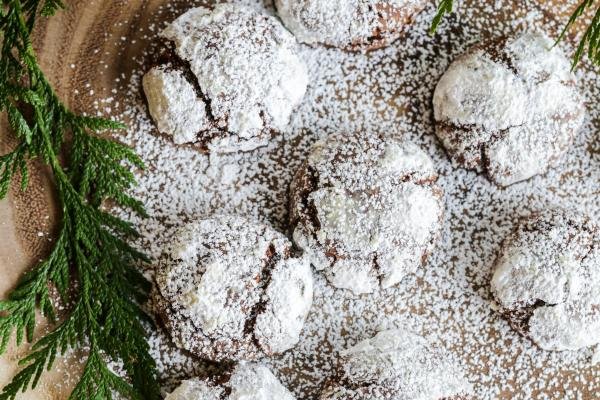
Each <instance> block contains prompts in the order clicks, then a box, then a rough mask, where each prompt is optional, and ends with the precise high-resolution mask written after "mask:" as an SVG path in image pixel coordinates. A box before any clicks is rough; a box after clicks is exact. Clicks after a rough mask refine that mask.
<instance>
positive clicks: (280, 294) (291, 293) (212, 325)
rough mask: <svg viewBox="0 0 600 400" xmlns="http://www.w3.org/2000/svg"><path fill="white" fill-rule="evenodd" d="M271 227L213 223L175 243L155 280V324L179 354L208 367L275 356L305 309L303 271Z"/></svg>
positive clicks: (223, 219)
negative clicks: (189, 354)
mask: <svg viewBox="0 0 600 400" xmlns="http://www.w3.org/2000/svg"><path fill="white" fill-rule="evenodd" d="M290 248H291V243H290V242H289V241H288V240H287V239H286V238H285V236H283V235H282V234H280V233H278V232H276V231H275V230H273V229H272V228H271V227H269V226H267V225H265V224H261V223H255V222H253V221H250V220H248V219H245V218H242V217H238V216H223V215H221V216H215V217H211V218H207V219H203V220H200V221H198V222H194V223H190V224H188V225H186V226H184V227H183V228H182V229H181V230H179V232H178V233H177V234H176V235H175V237H174V239H173V242H172V244H171V249H170V251H169V253H168V255H166V256H165V257H163V259H162V261H161V263H160V267H159V271H158V272H157V276H156V283H157V292H158V293H157V296H156V297H157V302H158V305H159V309H160V314H161V317H162V318H163V321H164V322H165V325H166V326H167V328H168V329H169V331H170V333H171V336H172V338H173V341H174V342H175V343H176V344H177V346H178V347H180V348H183V349H185V350H188V351H191V352H193V353H195V354H197V355H199V356H202V357H205V358H209V359H212V360H224V359H246V360H252V359H255V358H257V357H259V356H264V355H273V354H276V353H282V352H284V351H286V350H288V349H290V348H291V347H293V346H294V345H295V344H296V343H297V342H298V340H299V335H300V331H301V330H302V326H303V324H304V320H305V318H306V316H307V314H308V311H309V309H310V306H311V303H312V292H313V281H312V273H311V270H310V266H309V265H308V263H307V262H305V261H304V260H303V259H299V258H293V257H291V255H290Z"/></svg>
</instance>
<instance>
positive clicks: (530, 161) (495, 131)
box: [433, 32, 585, 187]
mask: <svg viewBox="0 0 600 400" xmlns="http://www.w3.org/2000/svg"><path fill="white" fill-rule="evenodd" d="M553 45H554V42H553V41H552V40H551V39H549V38H548V37H547V36H545V35H543V34H540V33H529V32H528V33H522V34H519V35H516V36H511V37H507V38H502V39H498V40H495V41H493V42H488V43H484V44H480V45H476V46H475V47H473V48H472V49H471V50H469V51H468V52H467V53H466V54H464V55H462V56H461V57H459V58H458V59H457V60H455V61H454V62H453V63H452V64H450V66H449V67H448V70H447V71H446V72H445V73H444V75H443V76H442V78H441V79H440V81H439V83H438V85H437V87H436V89H435V93H434V96H433V107H434V116H435V122H436V133H437V136H438V137H439V139H440V140H441V141H442V143H443V145H444V147H445V148H446V150H447V151H448V153H449V155H450V157H451V158H452V159H453V160H454V161H455V162H456V163H457V164H459V165H460V166H462V167H464V168H467V169H474V170H477V171H479V172H483V173H484V174H485V175H486V176H487V177H488V178H489V179H490V180H491V181H493V182H494V183H496V184H497V185H498V186H502V187H505V186H508V185H512V184H514V183H516V182H520V181H523V180H526V179H529V178H531V177H533V176H535V175H538V174H543V173H545V172H546V171H547V170H548V169H549V168H550V167H553V166H556V165H557V164H558V162H559V161H560V159H561V157H562V155H563V154H564V153H565V152H566V151H567V150H568V149H569V146H571V143H572V141H573V138H574V136H575V134H576V133H577V132H578V130H579V129H580V127H581V125H582V124H583V119H584V114H585V110H584V106H583V99H582V97H581V96H580V94H579V93H578V90H577V88H576V82H575V77H574V75H573V74H572V73H571V71H570V70H571V64H570V61H569V60H568V59H567V57H565V55H564V54H563V52H562V51H561V50H560V49H559V48H558V47H553Z"/></svg>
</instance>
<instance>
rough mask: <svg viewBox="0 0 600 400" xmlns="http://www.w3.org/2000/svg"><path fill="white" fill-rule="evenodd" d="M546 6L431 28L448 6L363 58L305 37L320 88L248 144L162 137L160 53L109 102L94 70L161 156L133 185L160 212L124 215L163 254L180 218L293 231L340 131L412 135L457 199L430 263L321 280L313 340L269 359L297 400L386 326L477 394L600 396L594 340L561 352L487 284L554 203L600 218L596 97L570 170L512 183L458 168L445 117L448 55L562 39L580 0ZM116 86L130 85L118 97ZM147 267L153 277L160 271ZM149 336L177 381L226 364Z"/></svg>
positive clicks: (152, 154)
mask: <svg viewBox="0 0 600 400" xmlns="http://www.w3.org/2000/svg"><path fill="white" fill-rule="evenodd" d="M232 1H237V2H244V3H246V4H248V3H250V2H252V0H232ZM256 2H258V1H255V3H256ZM538 3H539V4H538V5H535V4H534V3H533V2H523V1H517V0H498V1H495V2H491V3H490V2H489V1H483V0H475V1H469V2H466V3H462V5H461V7H460V8H458V9H457V11H458V12H457V13H455V14H453V15H451V16H450V17H449V18H446V19H444V21H443V23H442V24H441V25H440V28H439V29H438V34H436V35H433V36H432V35H429V34H428V33H427V29H428V28H429V26H430V24H431V19H432V18H433V15H434V13H435V7H434V4H433V2H431V4H430V5H429V6H428V8H427V11H426V12H424V13H422V14H420V15H419V16H418V17H417V21H416V23H415V25H414V27H411V29H409V30H408V31H407V32H406V33H405V36H404V37H403V39H402V40H398V41H396V42H395V43H394V45H393V46H389V47H387V48H385V49H382V50H380V51H374V52H368V53H364V54H363V53H349V52H346V51H340V50H337V49H331V48H326V47H323V46H316V47H312V46H303V45H301V46H300V47H301V55H302V59H303V60H305V63H306V64H307V66H308V68H309V71H310V73H309V75H310V76H311V85H310V87H309V90H308V92H307V95H306V96H305V98H304V100H303V102H302V104H301V106H300V107H299V109H298V112H295V113H294V115H293V118H292V124H291V125H290V126H289V127H288V128H287V129H286V131H285V133H284V134H283V135H282V136H279V137H277V138H276V139H275V140H273V141H272V142H270V143H269V145H268V146H267V147H264V148H261V149H258V150H257V151H255V152H250V153H234V154H227V155H216V154H210V155H207V154H201V153H199V152H197V151H195V150H193V149H188V148H186V147H181V146H175V145H173V143H172V142H171V141H170V140H167V139H165V138H164V137H162V136H157V135H154V134H152V133H153V132H154V131H155V128H154V125H153V124H152V122H151V121H150V120H149V119H148V113H147V110H146V107H145V105H144V103H143V102H142V101H141V99H140V96H139V95H140V91H139V88H140V85H141V76H142V75H143V73H144V72H145V71H147V70H148V69H149V67H150V66H151V65H153V64H152V61H153V59H152V58H151V57H150V58H149V59H148V58H142V57H136V59H135V62H136V63H137V64H136V65H140V67H139V68H136V69H135V71H133V72H134V75H133V76H132V77H131V79H130V80H129V77H126V78H125V80H123V79H121V80H120V82H117V83H115V84H114V85H113V86H108V88H107V91H106V93H107V94H105V95H104V96H109V97H107V98H104V99H103V98H101V97H100V98H99V97H98V96H100V95H99V93H100V92H98V89H99V82H102V81H97V80H95V79H93V80H90V84H92V86H93V88H94V89H96V95H95V96H94V98H93V99H91V100H90V103H91V102H92V101H95V100H97V101H98V108H97V109H94V110H92V112H95V111H97V112H100V113H102V115H107V114H106V113H107V111H105V110H106V108H107V107H110V108H111V109H112V115H114V118H116V119H119V120H122V121H131V122H130V125H129V126H130V129H129V130H128V131H127V134H126V135H125V136H123V137H120V139H123V140H126V141H127V143H128V144H130V145H131V146H133V147H135V150H136V152H138V153H139V154H140V155H141V156H142V157H143V159H144V161H145V162H146V164H147V165H148V169H147V170H146V171H145V172H143V173H140V174H139V175H137V176H138V181H139V182H140V185H139V186H137V187H135V188H134V189H133V193H134V194H135V195H136V196H137V197H138V198H140V199H141V200H143V201H144V203H145V206H146V209H147V210H148V211H149V213H150V215H151V216H150V218H138V217H136V216H135V215H131V214H130V213H124V214H123V216H124V217H126V218H129V219H130V220H132V221H133V222H134V223H135V224H136V226H137V227H138V229H139V231H140V232H141V234H142V236H141V237H140V238H139V239H138V241H137V242H136V243H137V244H138V245H139V246H140V248H141V249H143V250H144V251H145V252H147V253H148V254H149V255H151V256H152V257H158V256H159V255H160V251H161V250H162V248H163V247H164V242H165V241H167V240H168V238H169V237H170V233H171V231H172V229H173V226H177V225H179V224H180V223H181V216H182V215H186V216H190V217H192V218H196V217H198V216H202V215H207V214H210V213H214V212H236V213H244V215H249V216H250V215H251V216H254V217H256V218H259V219H261V220H264V221H269V223H271V224H273V226H275V227H277V229H279V230H281V231H285V230H286V229H287V228H288V226H289V225H288V222H287V221H288V218H287V211H286V210H287V209H288V207H287V204H288V189H289V182H290V181H291V180H292V176H293V173H294V172H295V171H296V170H297V169H298V168H299V167H300V166H301V165H302V163H304V162H305V161H306V157H307V154H308V153H309V147H310V145H311V144H312V143H313V142H314V141H315V140H317V139H319V138H322V137H324V136H326V135H328V134H330V133H331V134H333V133H335V132H339V131H340V130H345V131H355V130H359V131H363V132H371V131H375V132H387V133H389V132H398V131H402V132H405V133H404V135H405V136H406V137H407V138H408V139H410V140H411V141H412V142H414V143H417V144H418V145H419V146H420V147H421V148H423V149H425V150H426V152H427V153H428V154H429V155H430V156H431V157H432V159H433V160H434V163H435V166H436V170H437V171H438V173H439V175H440V178H439V180H438V184H439V185H440V186H442V187H443V189H444V192H445V198H446V212H445V214H444V223H443V224H442V233H441V235H440V239H439V241H438V242H437V244H436V250H435V251H434V252H432V253H431V255H430V256H429V258H428V264H427V268H419V269H417V271H416V273H415V274H412V275H410V276H408V277H407V278H406V279H404V280H403V281H402V282H401V283H399V284H398V285H396V286H395V287H393V288H391V289H389V290H384V291H377V292H374V293H372V294H370V295H368V296H360V297H355V296H353V295H352V293H351V292H349V291H347V290H335V288H333V287H332V286H331V285H330V284H329V283H328V282H327V280H326V279H325V278H324V277H323V276H322V274H316V275H315V297H314V302H313V307H312V310H311V312H310V313H309V316H308V318H307V321H306V323H305V326H304V329H303V332H302V334H301V340H300V342H299V343H298V344H297V345H296V346H295V347H294V348H293V349H291V350H289V351H287V352H285V353H284V354H283V355H282V356H280V357H276V358H270V359H268V360H265V362H266V363H268V365H269V366H270V368H271V369H272V370H273V371H274V372H276V374H277V376H278V377H279V378H280V380H281V382H282V383H283V384H284V385H285V386H286V387H288V388H289V389H290V391H292V393H294V395H295V396H296V397H297V398H298V399H302V400H315V399H318V397H319V396H320V394H321V392H322V387H323V386H322V385H323V381H324V380H327V379H328V378H329V377H330V376H331V374H332V366H333V365H335V363H336V360H337V358H338V354H339V351H341V350H343V349H345V348H347V347H349V346H351V345H353V344H354V343H356V342H358V341H359V340H362V339H364V338H365V337H368V336H370V335H374V334H375V333H376V332H378V331H380V330H381V329H389V328H392V327H397V326H410V327H411V329H412V330H414V331H415V332H417V333H418V334H421V335H423V336H425V337H427V338H429V339H430V340H432V342H435V343H436V344H439V345H440V346H442V347H444V348H445V349H446V350H447V351H449V352H450V353H452V354H453V355H454V356H455V357H456V358H458V359H460V365H461V366H463V367H464V368H465V370H466V371H468V378H469V380H470V381H471V382H473V386H474V390H475V395H474V396H473V397H474V398H477V399H503V398H510V399H514V400H531V399H556V398H568V399H582V400H583V399H587V398H594V396H595V394H596V393H597V392H598V390H599V389H600V375H599V374H598V373H597V368H598V365H596V366H591V365H590V362H591V359H592V354H593V352H594V349H593V348H587V349H583V350H581V351H576V352H570V351H567V352H549V351H544V350H542V349H540V348H539V347H538V346H535V345H532V343H531V341H530V340H528V339H526V338H522V337H520V336H518V335H515V334H514V331H513V329H512V328H511V327H510V326H509V325H508V324H507V323H506V321H505V320H504V319H503V318H502V317H501V316H500V315H499V314H498V313H495V312H491V310H490V301H492V298H493V297H492V294H491V293H490V284H489V283H490V279H491V276H492V266H493V260H494V258H495V256H496V255H497V252H498V250H499V248H500V246H501V242H502V239H503V238H505V237H506V235H507V234H508V233H509V232H510V230H511V229H512V228H513V227H514V224H515V223H516V221H517V219H519V218H520V217H521V216H525V215H528V214H530V213H532V212H536V211H539V210H543V209H546V208H547V207H548V204H553V205H560V206H563V207H566V208H575V209H577V208H579V209H583V210H585V211H586V212H587V213H589V214H590V215H592V216H594V217H595V218H598V217H600V201H599V197H598V190H599V187H600V186H599V185H600V168H599V165H600V164H599V162H600V158H599V157H598V154H600V153H598V151H599V150H600V148H599V143H600V142H599V141H598V134H597V132H598V122H599V121H600V117H599V116H600V108H599V107H589V114H590V118H588V119H586V124H585V125H584V129H582V132H581V135H577V137H576V139H575V143H574V144H573V147H572V148H571V150H570V151H569V152H568V153H567V154H566V156H565V158H566V161H565V162H564V163H563V165H562V166H561V167H560V168H555V169H552V170H550V171H549V172H548V173H547V174H545V175H543V176H537V177H535V178H532V179H530V180H528V181H526V182H523V183H521V184H518V185H513V186H511V187H508V188H506V189H504V190H499V189H498V188H497V187H496V185H494V184H491V183H490V182H489V181H488V180H487V179H485V178H484V177H483V176H481V175H480V174H477V173H475V172H474V171H470V170H465V169H462V168H455V167H454V166H453V165H452V164H451V163H450V162H449V160H448V157H447V154H446V152H445V151H444V149H443V147H442V146H441V145H440V142H439V141H438V140H437V139H436V137H435V132H434V125H433V123H432V122H433V116H432V108H431V99H432V97H433V92H434V89H435V86H436V84H437V83H438V81H439V78H440V76H442V74H443V73H444V71H445V70H446V68H447V66H448V65H449V64H450V62H452V61H453V60H455V59H456V58H457V57H459V56H460V55H461V54H462V53H464V51H466V50H467V49H468V48H469V47H470V45H472V44H474V43H477V42H480V41H481V40H482V39H485V38H497V37H499V36H502V35H506V34H510V33H512V32H515V31H522V30H526V29H536V28H540V27H543V28H544V29H555V30H554V31H553V33H552V34H550V36H551V37H557V36H558V34H559V33H560V29H562V28H563V27H564V23H565V20H564V18H562V17H556V16H554V12H555V11H556V13H561V14H560V15H561V16H564V15H568V13H570V12H572V10H573V7H574V2H572V1H568V2H563V1H556V0H553V1H552V2H551V5H549V3H546V2H541V1H539V2H538ZM189 7H190V3H189V2H187V1H169V2H167V3H164V6H163V7H161V8H160V9H159V10H160V11H161V12H160V13H158V12H157V13H155V20H154V21H155V22H156V24H154V25H152V24H148V25H147V26H145V27H143V28H144V31H143V32H142V33H140V34H139V35H138V36H137V37H136V39H137V40H138V44H141V43H140V41H141V40H143V39H144V38H146V39H153V38H154V37H155V35H156V32H158V31H160V30H161V27H162V26H163V25H164V24H165V23H168V22H170V21H172V20H173V19H174V18H175V16H176V15H180V14H181V13H182V12H184V11H186V10H187V9H188V8H189ZM591 11H594V10H591ZM129 22H130V21H128V22H127V23H124V24H123V28H128V27H129ZM150 29H152V30H150ZM120 36H121V35H120V34H118V35H116V36H113V37H111V38H110V39H109V43H108V44H111V43H112V44H114V45H116V46H117V47H118V48H124V49H125V51H126V48H127V44H126V43H124V42H122V41H121V39H120ZM572 43H573V44H575V43H576V42H575V41H573V42H572ZM565 44H566V43H563V44H562V45H565ZM572 51H573V49H572V48H571V49H569V50H566V51H565V52H566V53H567V54H571V52H572ZM136 54H137V53H136ZM144 60H146V62H144ZM583 61H584V62H583V63H582V64H581V65H580V66H579V68H578V69H577V71H576V74H577V77H578V82H579V83H578V86H579V88H580V90H581V91H582V93H584V94H585V98H586V102H587V103H589V104H597V103H598V102H599V101H600V100H599V99H600V85H599V84H598V83H599V82H598V79H599V75H598V73H597V71H596V69H595V68H594V67H593V66H592V65H591V64H590V63H588V62H587V59H584V60H583ZM112 88H114V89H116V90H118V94H117V95H113V94H111V93H110V90H111V89H112ZM103 93H104V92H103ZM146 272H147V273H148V274H153V272H154V269H153V268H150V269H147V270H146ZM150 344H151V348H152V350H151V351H152V355H153V356H154V357H155V359H156V360H157V363H158V368H159V374H160V379H161V382H162V383H163V385H164V387H165V388H166V389H172V388H174V387H176V386H177V385H178V384H179V382H180V381H181V380H182V379H188V378H190V377H193V376H206V375H208V374H212V372H208V371H212V370H213V369H214V368H215V366H214V364H213V363H206V362H202V361H201V360H199V359H198V358H197V357H193V356H190V355H189V354H188V353H187V352H185V351H181V350H179V349H177V348H176V347H175V346H173V344H172V342H171V340H170V338H169V337H168V335H165V332H164V330H162V329H159V330H158V331H156V332H154V334H153V335H152V336H151V338H150ZM207 370H208V371H207Z"/></svg>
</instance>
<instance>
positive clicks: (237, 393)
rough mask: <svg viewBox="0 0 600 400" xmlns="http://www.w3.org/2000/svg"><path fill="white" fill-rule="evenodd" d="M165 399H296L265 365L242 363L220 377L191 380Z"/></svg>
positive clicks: (183, 383)
mask: <svg viewBox="0 0 600 400" xmlns="http://www.w3.org/2000/svg"><path fill="white" fill-rule="evenodd" d="M165 400H295V398H294V396H292V394H291V393H290V392H289V390H287V389H286V388H285V387H284V386H283V385H282V384H281V383H280V382H279V380H278V379H277V378H276V377H275V375H273V373H272V372H271V371H270V370H269V369H268V368H267V367H265V366H263V365H260V364H253V363H244V362H242V363H240V364H238V365H237V366H236V367H235V368H234V369H233V371H232V372H231V373H230V374H227V375H225V376H223V377H219V378H218V379H205V380H202V379H198V378H196V379H190V380H187V381H184V382H182V383H181V385H180V386H179V387H178V388H177V389H175V390H174V391H173V392H172V393H171V394H168V395H167V397H166V398H165Z"/></svg>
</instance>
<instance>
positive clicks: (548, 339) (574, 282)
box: [491, 210, 600, 351]
mask: <svg viewBox="0 0 600 400" xmlns="http://www.w3.org/2000/svg"><path fill="white" fill-rule="evenodd" d="M491 287H492V293H493V294H494V297H495V299H496V302H497V303H498V305H499V308H500V310H499V311H500V313H501V314H502V315H503V316H504V317H505V318H506V319H507V320H508V322H509V323H510V325H511V326H512V327H513V328H514V329H515V330H516V331H518V332H519V333H520V334H521V335H523V336H525V337H527V338H529V339H531V340H532V341H533V342H534V343H535V344H537V345H538V346H539V347H541V348H542V349H545V350H554V351H563V350H577V349H581V348H584V347H587V346H592V345H595V344H598V343H600V334H599V332H600V228H599V227H598V226H597V225H595V224H593V223H591V222H590V220H589V218H587V217H585V216H581V215H577V214H572V213H569V212H566V211H564V210H551V211H546V212H544V213H541V214H537V215H533V216H531V217H529V218H527V219H525V220H523V221H522V222H521V223H520V224H519V225H518V227H517V228H516V229H515V231H514V232H513V233H512V234H511V235H510V236H509V237H508V238H507V239H506V240H505V242H504V244H503V246H502V249H501V251H500V254H499V256H498V259H497V261H496V264H495V272H494V275H493V277H492V281H491Z"/></svg>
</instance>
